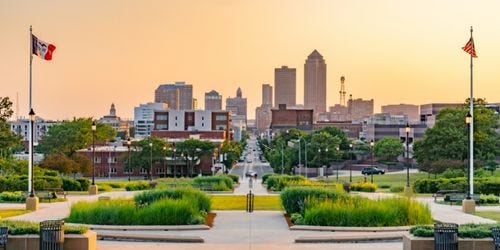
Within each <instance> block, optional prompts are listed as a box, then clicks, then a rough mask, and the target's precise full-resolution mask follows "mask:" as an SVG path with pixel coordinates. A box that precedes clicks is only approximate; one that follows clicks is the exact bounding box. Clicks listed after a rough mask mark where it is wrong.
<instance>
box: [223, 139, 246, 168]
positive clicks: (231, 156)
mask: <svg viewBox="0 0 500 250" xmlns="http://www.w3.org/2000/svg"><path fill="white" fill-rule="evenodd" d="M242 151H243V146H242V143H240V142H232V141H229V140H226V141H224V143H223V144H222V147H221V150H220V153H221V154H224V155H225V157H224V161H223V163H224V165H225V166H226V169H231V168H232V167H233V164H234V162H236V161H237V160H238V158H240V156H241V152H242Z"/></svg>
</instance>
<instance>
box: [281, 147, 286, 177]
mask: <svg viewBox="0 0 500 250" xmlns="http://www.w3.org/2000/svg"><path fill="white" fill-rule="evenodd" d="M283 154H284V152H283V142H282V143H281V174H283V172H284V170H285V166H284V165H285V164H284V158H283V157H284V155H283Z"/></svg>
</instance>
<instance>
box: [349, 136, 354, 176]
mask: <svg viewBox="0 0 500 250" xmlns="http://www.w3.org/2000/svg"><path fill="white" fill-rule="evenodd" d="M349 149H350V150H351V153H350V154H349V156H350V157H349V159H351V158H352V153H353V152H352V143H349ZM351 160H352V159H351ZM349 182H352V162H351V163H350V164H349Z"/></svg>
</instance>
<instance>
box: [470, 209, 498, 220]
mask: <svg viewBox="0 0 500 250" xmlns="http://www.w3.org/2000/svg"><path fill="white" fill-rule="evenodd" d="M474 215H477V216H481V217H483V218H487V219H491V220H496V221H497V222H500V212H494V211H488V212H475V213H474Z"/></svg>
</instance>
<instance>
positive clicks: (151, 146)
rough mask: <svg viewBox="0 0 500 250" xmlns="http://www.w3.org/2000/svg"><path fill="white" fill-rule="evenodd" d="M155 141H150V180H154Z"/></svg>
mask: <svg viewBox="0 0 500 250" xmlns="http://www.w3.org/2000/svg"><path fill="white" fill-rule="evenodd" d="M152 173H153V142H149V180H150V181H152V180H153V175H152Z"/></svg>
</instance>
